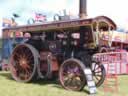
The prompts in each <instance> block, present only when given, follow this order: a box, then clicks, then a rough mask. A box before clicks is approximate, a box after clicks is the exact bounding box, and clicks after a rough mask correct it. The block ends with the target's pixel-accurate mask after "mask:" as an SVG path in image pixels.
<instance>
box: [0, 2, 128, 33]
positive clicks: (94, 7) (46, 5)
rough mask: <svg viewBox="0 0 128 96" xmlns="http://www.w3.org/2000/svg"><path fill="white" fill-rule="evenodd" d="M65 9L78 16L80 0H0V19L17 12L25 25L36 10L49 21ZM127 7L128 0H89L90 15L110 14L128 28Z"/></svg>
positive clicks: (121, 25)
mask: <svg viewBox="0 0 128 96" xmlns="http://www.w3.org/2000/svg"><path fill="white" fill-rule="evenodd" d="M63 9H66V10H67V13H68V14H69V13H70V14H72V15H74V16H76V17H77V16H78V12H79V0H0V21H1V19H2V18H11V17H12V14H13V13H16V14H18V15H20V17H19V18H17V19H16V21H17V22H18V23H19V24H20V25H24V24H26V23H27V20H28V19H29V18H31V17H32V14H33V13H34V12H41V13H43V14H46V15H47V17H48V21H51V20H53V16H54V14H56V13H60V14H62V13H61V12H62V11H61V10H63ZM127 9H128V0H87V13H88V17H96V16H100V15H104V16H108V17H109V18H111V19H112V20H113V21H114V22H115V23H116V24H117V26H118V27H122V28H125V29H127V30H128V12H127Z"/></svg>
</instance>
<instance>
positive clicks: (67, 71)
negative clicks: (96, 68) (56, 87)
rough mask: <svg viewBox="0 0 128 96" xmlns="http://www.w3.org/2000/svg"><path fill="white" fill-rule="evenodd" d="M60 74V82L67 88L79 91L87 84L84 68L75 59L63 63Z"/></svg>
mask: <svg viewBox="0 0 128 96" xmlns="http://www.w3.org/2000/svg"><path fill="white" fill-rule="evenodd" d="M78 71H79V72H78ZM59 76H60V82H61V84H62V86H63V87H64V88H65V89H68V90H74V91H79V90H81V89H82V88H83V86H84V85H85V78H84V73H83V71H82V68H81V66H80V65H79V64H78V63H77V62H75V61H67V62H65V63H63V65H62V67H61V69H60V74H59Z"/></svg>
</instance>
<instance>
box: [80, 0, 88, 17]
mask: <svg viewBox="0 0 128 96" xmlns="http://www.w3.org/2000/svg"><path fill="white" fill-rule="evenodd" d="M86 5H87V0H80V3H79V16H80V18H81V19H84V18H87V6H86Z"/></svg>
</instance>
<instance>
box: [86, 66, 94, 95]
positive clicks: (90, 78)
mask: <svg viewBox="0 0 128 96" xmlns="http://www.w3.org/2000/svg"><path fill="white" fill-rule="evenodd" d="M84 74H85V76H86V80H87V85H88V88H89V92H90V94H96V85H95V82H94V80H93V76H92V71H91V69H89V68H86V69H85V70H84Z"/></svg>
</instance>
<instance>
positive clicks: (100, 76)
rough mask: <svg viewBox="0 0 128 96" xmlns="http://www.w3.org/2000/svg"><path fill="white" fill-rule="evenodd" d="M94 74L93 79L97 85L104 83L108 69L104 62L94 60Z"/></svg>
mask: <svg viewBox="0 0 128 96" xmlns="http://www.w3.org/2000/svg"><path fill="white" fill-rule="evenodd" d="M92 74H93V79H94V81H95V84H96V87H99V86H100V85H101V84H103V82H104V80H105V76H106V71H105V68H104V66H103V65H102V64H100V63H99V62H96V61H95V62H93V63H92Z"/></svg>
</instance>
